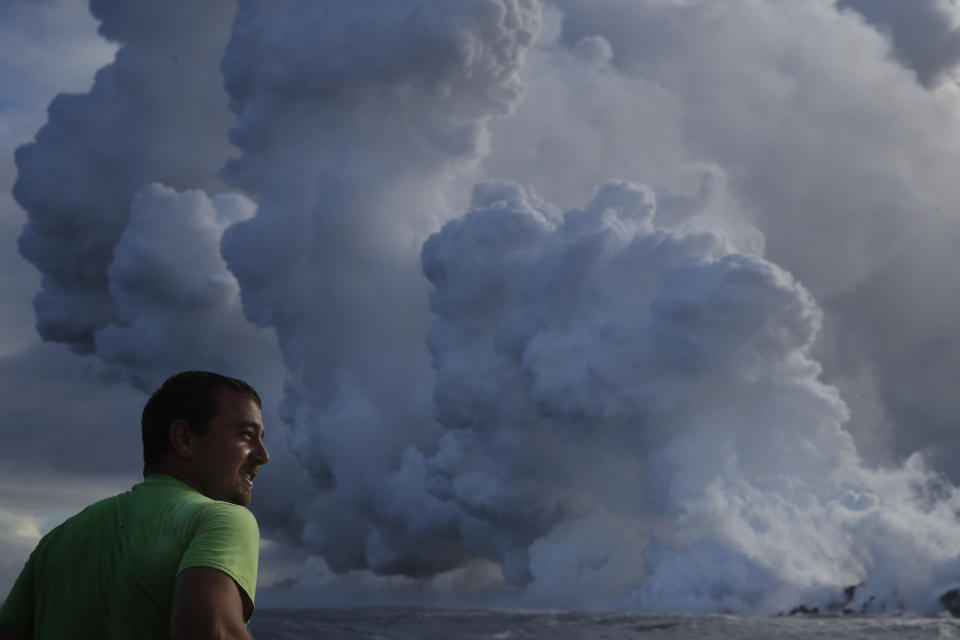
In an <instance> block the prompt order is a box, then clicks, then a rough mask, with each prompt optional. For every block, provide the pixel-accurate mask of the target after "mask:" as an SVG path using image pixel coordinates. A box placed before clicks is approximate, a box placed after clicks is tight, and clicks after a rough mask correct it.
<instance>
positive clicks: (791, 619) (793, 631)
mask: <svg viewBox="0 0 960 640" xmlns="http://www.w3.org/2000/svg"><path fill="white" fill-rule="evenodd" d="M250 631H251V632H252V633H253V636H254V638H256V640H306V639H313V638H317V639H318V640H319V639H323V640H341V639H342V640H346V639H347V638H349V639H351V640H414V639H416V640H521V639H522V640H527V639H531V638H544V639H546V638H550V639H552V640H588V639H589V640H632V639H634V638H637V639H642V640H659V639H661V638H671V639H674V640H676V639H679V638H684V639H686V638H690V639H701V640H720V639H724V640H760V639H764V640H770V639H772V640H793V639H800V638H803V639H808V638H809V639H813V638H816V639H818V640H823V639H826V640H830V639H832V638H836V639H838V640H839V639H840V638H843V639H844V640H856V639H863V640H873V639H876V638H880V639H883V638H957V639H960V620H954V619H952V618H917V617H859V616H848V617H823V616H820V617H818V616H809V617H807V616H782V617H744V616H733V615H719V614H711V615H694V614H627V613H572V612H549V613H548V612H536V613H521V612H504V611H457V610H427V609H408V608H389V609H323V610H280V609H268V610H265V611H260V610H258V611H257V612H256V614H255V615H254V617H253V620H252V621H251V623H250Z"/></svg>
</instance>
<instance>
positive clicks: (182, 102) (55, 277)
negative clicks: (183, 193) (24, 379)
mask: <svg viewBox="0 0 960 640" xmlns="http://www.w3.org/2000/svg"><path fill="white" fill-rule="evenodd" d="M180 4H181V5H182V6H179V7H178V6H174V5H168V6H165V7H164V11H162V12H160V13H159V14H158V15H159V17H157V15H154V14H157V12H156V10H155V9H154V10H151V9H150V7H151V6H152V5H151V3H150V2H136V3H121V2H108V1H103V2H99V1H98V2H93V4H92V6H91V9H92V11H93V13H94V15H95V16H96V17H97V18H99V19H100V20H101V26H100V33H101V34H103V35H104V36H106V37H107V38H110V39H111V40H113V41H116V42H118V43H121V44H122V46H121V47H120V49H119V50H118V51H117V54H116V58H115V60H114V62H113V63H112V64H110V65H108V66H106V67H104V68H103V69H101V70H100V71H99V72H98V73H97V76H96V80H95V82H94V85H93V88H92V89H91V91H90V92H89V93H87V94H60V95H58V96H57V97H56V98H55V99H54V101H53V102H51V104H50V107H49V119H48V121H47V123H46V124H45V125H44V126H43V128H41V129H40V131H38V132H37V135H36V139H35V141H34V142H32V143H30V144H27V145H24V146H22V147H20V148H19V149H18V150H17V153H16V161H17V168H18V171H19V173H18V178H17V182H16V184H15V185H14V189H13V194H14V197H15V198H16V200H17V202H18V203H19V204H20V206H21V207H23V208H24V209H25V210H26V211H27V214H28V223H27V225H26V226H25V227H24V230H23V233H22V235H21V237H20V251H21V253H22V254H23V255H24V257H25V258H27V259H28V260H29V261H31V262H32V263H33V264H35V265H36V266H37V268H38V269H39V270H40V272H41V273H42V274H43V285H42V289H41V291H40V293H39V294H38V295H37V297H36V299H35V301H34V307H35V310H36V315H37V330H38V331H39V333H40V335H41V336H42V337H43V338H45V339H48V340H55V341H57V342H63V343H66V344H69V345H70V346H71V347H72V348H73V349H75V350H76V351H77V352H80V353H89V352H90V351H92V349H93V341H94V334H95V333H96V331H97V330H98V329H100V328H102V327H104V326H106V325H107V324H110V323H111V322H114V321H116V319H117V310H116V305H115V303H114V301H113V300H112V298H111V297H110V293H109V290H108V284H107V281H108V278H107V270H108V268H109V266H110V263H111V261H112V257H113V256H112V252H113V248H114V246H115V245H116V243H117V241H118V239H119V237H120V235H121V234H122V233H123V231H124V228H125V226H126V222H127V218H128V216H129V210H130V205H131V203H132V201H133V196H134V195H135V194H136V193H137V192H138V191H139V190H140V189H142V188H143V187H145V186H146V185H148V184H150V183H152V182H161V183H163V184H166V185H168V186H171V187H174V188H177V189H188V188H197V187H206V188H211V187H215V186H216V179H215V175H216V171H217V169H218V167H219V166H220V165H221V164H222V163H223V160H224V158H225V157H226V155H227V140H226V135H225V132H224V128H225V126H226V124H225V123H227V122H228V112H227V105H226V98H225V96H224V95H223V94H222V92H221V91H219V90H217V87H218V86H219V85H220V83H221V81H220V78H219V71H218V63H219V59H220V55H221V53H222V51H223V47H224V45H225V42H226V37H227V35H228V34H229V20H230V16H231V13H232V6H231V4H230V3H228V2H223V3H213V4H210V5H205V7H203V8H202V9H201V8H200V7H193V8H192V9H191V10H190V11H186V10H185V8H186V7H187V6H188V4H189V3H180ZM211 123H219V125H220V126H219V127H216V126H214V127H211Z"/></svg>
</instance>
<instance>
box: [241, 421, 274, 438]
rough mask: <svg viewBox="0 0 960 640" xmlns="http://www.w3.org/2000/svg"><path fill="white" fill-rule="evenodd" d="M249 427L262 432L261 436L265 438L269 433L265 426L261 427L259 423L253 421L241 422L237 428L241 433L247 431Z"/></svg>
mask: <svg viewBox="0 0 960 640" xmlns="http://www.w3.org/2000/svg"><path fill="white" fill-rule="evenodd" d="M249 427H253V428H254V429H259V430H261V432H260V435H261V436H263V435H264V434H265V433H266V432H267V430H266V429H264V428H263V425H261V424H260V423H259V422H254V421H253V420H248V421H247V422H241V423H240V424H239V425H238V426H237V431H240V430H242V429H247V428H249Z"/></svg>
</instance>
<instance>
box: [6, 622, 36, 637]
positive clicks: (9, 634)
mask: <svg viewBox="0 0 960 640" xmlns="http://www.w3.org/2000/svg"><path fill="white" fill-rule="evenodd" d="M0 640H30V639H29V638H27V636H25V635H23V634H22V633H20V632H19V631H17V630H16V629H11V628H10V627H8V626H6V625H2V624H0Z"/></svg>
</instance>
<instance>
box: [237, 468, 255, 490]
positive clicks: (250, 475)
mask: <svg viewBox="0 0 960 640" xmlns="http://www.w3.org/2000/svg"><path fill="white" fill-rule="evenodd" d="M240 477H242V478H243V479H244V480H246V482H247V484H248V485H250V486H251V487H252V486H253V479H254V478H256V477H257V472H256V470H253V471H243V472H241V473H240Z"/></svg>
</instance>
